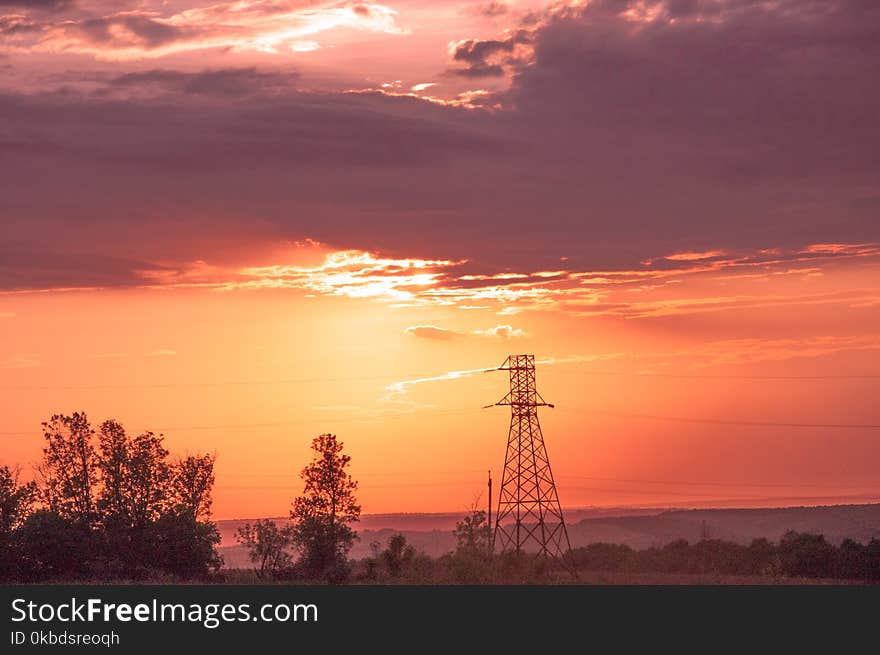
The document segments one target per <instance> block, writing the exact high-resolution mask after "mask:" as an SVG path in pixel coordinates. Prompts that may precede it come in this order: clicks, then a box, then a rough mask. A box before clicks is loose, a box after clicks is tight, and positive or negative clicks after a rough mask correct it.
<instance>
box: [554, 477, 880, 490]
mask: <svg viewBox="0 0 880 655" xmlns="http://www.w3.org/2000/svg"><path fill="white" fill-rule="evenodd" d="M557 477H560V478H566V479H576V480H595V481H597V482H620V483H622V484H668V485H679V486H696V487H742V488H747V489H764V488H768V487H784V488H794V489H855V488H859V487H867V486H876V485H880V480H868V481H867V482H853V483H846V484H827V483H819V484H810V483H785V482H694V481H689V480H640V479H632V478H630V479H624V478H599V477H592V476H586V475H560V476H557Z"/></svg>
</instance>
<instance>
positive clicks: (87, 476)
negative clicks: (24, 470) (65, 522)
mask: <svg viewBox="0 0 880 655" xmlns="http://www.w3.org/2000/svg"><path fill="white" fill-rule="evenodd" d="M94 434H95V432H94V430H92V426H91V425H90V424H89V420H88V418H87V417H86V415H85V413H81V412H74V413H73V414H72V415H70V416H65V415H63V414H55V415H54V416H52V418H51V419H49V421H48V422H46V423H43V435H44V436H45V438H46V446H45V448H43V461H42V463H41V464H40V466H39V467H38V471H39V473H40V475H41V476H42V477H43V487H42V495H43V501H44V503H45V504H46V506H47V508H48V509H49V510H51V511H53V512H56V513H58V515H59V516H61V517H63V518H66V519H71V520H73V521H75V522H77V523H79V524H81V525H83V526H88V525H90V524H91V522H92V520H93V518H94V510H95V507H94V495H93V490H94V488H95V485H96V483H97V480H98V458H97V456H96V454H95V447H94V445H93V443H92V438H93V436H94Z"/></svg>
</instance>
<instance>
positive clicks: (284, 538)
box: [235, 519, 293, 578]
mask: <svg viewBox="0 0 880 655" xmlns="http://www.w3.org/2000/svg"><path fill="white" fill-rule="evenodd" d="M235 538H236V541H238V543H239V544H241V545H242V546H245V547H246V548H247V549H248V557H249V558H250V560H251V562H253V563H254V571H255V572H256V574H257V577H258V578H265V577H267V576H268V577H272V578H279V577H283V576H284V575H286V574H287V573H288V572H289V570H290V568H291V565H292V564H293V559H292V557H291V556H290V553H289V552H288V549H289V548H290V547H291V545H292V544H293V527H292V526H290V525H286V526H284V527H282V528H279V527H278V525H277V524H276V523H275V521H272V520H270V519H263V520H261V521H257V522H256V523H254V524H253V525H251V524H250V523H245V524H244V525H243V526H241V527H240V528H238V530H236V534H235Z"/></svg>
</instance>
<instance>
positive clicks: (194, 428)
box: [0, 408, 480, 437]
mask: <svg viewBox="0 0 880 655" xmlns="http://www.w3.org/2000/svg"><path fill="white" fill-rule="evenodd" d="M478 412H480V410H479V409H478V408H474V409H457V410H450V411H444V412H424V413H416V412H401V413H398V414H385V415H381V416H377V415H365V416H357V417H346V418H337V419H324V418H319V419H304V420H299V421H277V422H274V423H237V424H231V423H230V424H226V425H186V426H176V427H164V428H161V429H153V430H151V431H152V432H156V433H165V432H187V431H197V430H246V429H252V428H271V427H283V426H291V425H309V424H313V423H332V424H334V425H335V424H337V423H362V422H370V421H377V420H383V421H386V420H395V419H402V418H413V417H420V416H452V415H456V414H476V413H478ZM34 434H35V433H34V432H0V436H6V437H27V436H32V435H34Z"/></svg>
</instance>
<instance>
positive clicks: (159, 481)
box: [98, 420, 171, 528]
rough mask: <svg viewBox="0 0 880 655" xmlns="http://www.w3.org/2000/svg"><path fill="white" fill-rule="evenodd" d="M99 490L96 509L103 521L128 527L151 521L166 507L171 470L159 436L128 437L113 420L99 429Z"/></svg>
mask: <svg viewBox="0 0 880 655" xmlns="http://www.w3.org/2000/svg"><path fill="white" fill-rule="evenodd" d="M99 453H100V456H99V462H100V471H101V482H102V485H101V491H100V493H99V496H98V508H99V509H100V510H101V515H102V516H103V517H104V518H105V520H106V521H109V522H111V523H113V524H117V525H124V526H125V527H129V528H137V527H143V526H145V525H146V524H147V523H149V522H151V521H155V520H156V519H158V518H159V516H161V514H162V513H163V511H164V510H165V509H166V508H167V507H168V504H169V500H170V498H169V495H170V491H171V490H170V487H169V483H170V479H171V467H170V466H169V464H168V461H167V460H168V451H167V450H166V449H165V447H164V446H163V445H162V435H155V434H153V433H152V432H145V433H143V434H139V435H137V436H136V437H133V438H132V437H129V436H128V435H127V434H126V433H125V429H124V428H123V427H122V425H120V424H119V423H117V422H116V421H112V420H110V421H104V422H103V423H102V424H101V427H100V430H99Z"/></svg>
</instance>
